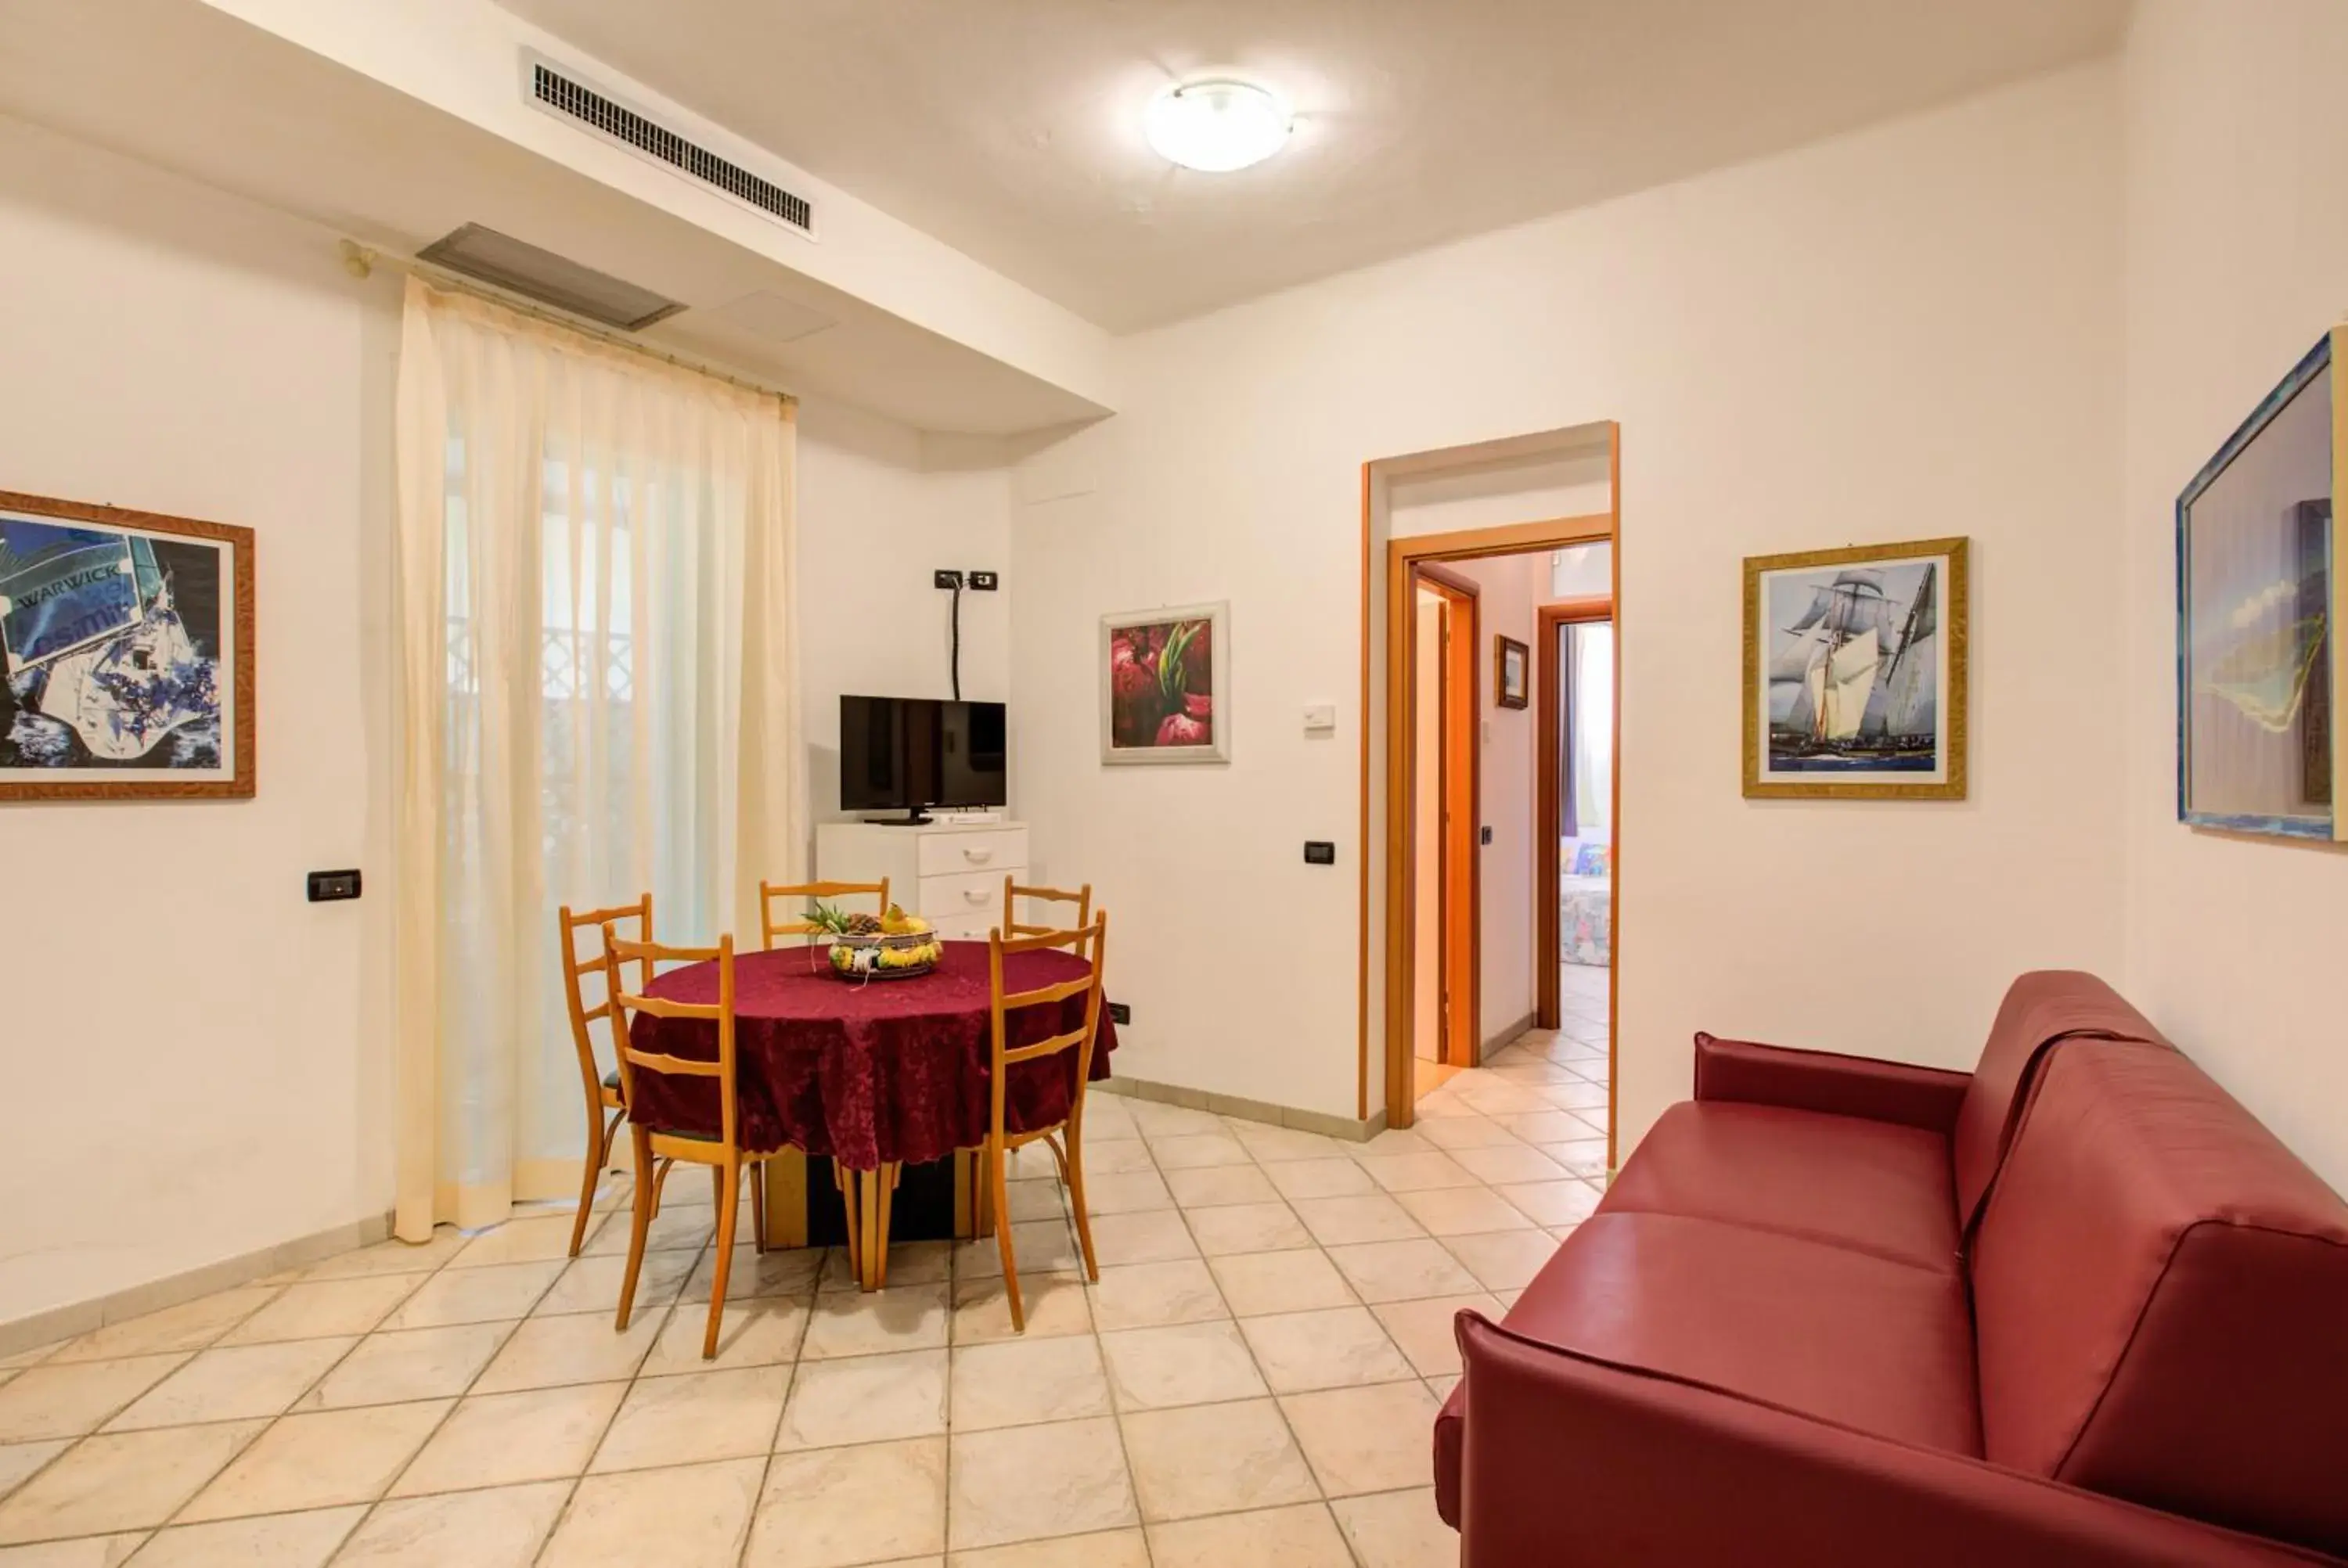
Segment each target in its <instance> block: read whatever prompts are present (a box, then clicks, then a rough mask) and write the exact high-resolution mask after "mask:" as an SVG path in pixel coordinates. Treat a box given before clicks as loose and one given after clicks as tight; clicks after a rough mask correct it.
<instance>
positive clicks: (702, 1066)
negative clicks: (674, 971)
mask: <svg viewBox="0 0 2348 1568" xmlns="http://www.w3.org/2000/svg"><path fill="white" fill-rule="evenodd" d="M712 961H715V962H716V965H717V999H716V1001H715V1002H680V1001H671V1000H669V999H667V998H665V997H655V996H650V995H647V994H646V992H647V991H648V990H649V989H650V988H651V985H652V978H653V976H654V975H655V974H657V973H658V970H659V966H660V965H662V964H706V963H710V962H712ZM631 963H633V964H638V965H641V966H642V968H643V973H644V977H645V978H644V980H643V981H642V982H641V983H640V985H639V988H638V989H635V990H633V991H632V990H629V989H626V988H625V987H624V985H623V983H622V980H621V972H622V968H623V966H624V965H627V964H631ZM603 973H604V983H605V984H606V985H608V986H609V987H610V988H611V992H612V1005H611V1019H612V1043H613V1049H614V1050H616V1051H617V1052H618V1054H619V1058H620V1082H621V1092H622V1094H623V1096H625V1098H626V1100H627V1102H628V1104H629V1105H630V1106H631V1107H633V1106H634V1105H636V1103H637V1100H636V1084H637V1081H638V1079H639V1076H640V1075H641V1074H644V1073H647V1072H649V1073H655V1074H659V1075H661V1076H664V1077H676V1078H714V1079H716V1080H717V1099H718V1105H719V1114H720V1117H721V1120H722V1126H723V1136H724V1138H725V1140H726V1148H727V1149H729V1150H730V1149H732V1148H734V1147H735V1145H736V1139H737V1137H738V1135H739V1127H740V1124H739V1122H737V1121H736V1109H735V1078H734V938H733V937H732V936H730V935H728V936H724V937H720V938H717V945H716V947H714V948H669V947H664V946H662V945H660V944H659V943H657V942H631V941H629V940H627V939H626V938H623V937H622V936H620V935H618V934H617V933H616V932H614V931H613V929H612V927H609V926H606V927H603ZM637 1013H644V1014H647V1015H649V1016H651V1017H653V1018H681V1019H706V1020H710V1021H712V1022H714V1023H716V1026H717V1059H716V1061H699V1060H695V1059H693V1058H688V1057H682V1056H671V1055H669V1054H668V1053H667V1052H665V1051H658V1050H643V1049H641V1048H639V1047H638V1046H637V1044H636V1042H635V1038H634V1030H633V1028H632V1025H633V1020H634V1015H635V1014H637ZM630 1113H631V1114H632V1115H633V1111H632V1112H630Z"/></svg>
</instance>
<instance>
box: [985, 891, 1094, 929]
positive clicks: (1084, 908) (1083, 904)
mask: <svg viewBox="0 0 2348 1568" xmlns="http://www.w3.org/2000/svg"><path fill="white" fill-rule="evenodd" d="M1022 898H1033V899H1035V900H1036V901H1037V902H1039V903H1046V904H1074V905H1075V906H1076V919H1075V920H1074V921H1073V922H1071V923H1070V924H1068V925H1066V926H1030V925H1025V924H1023V923H1021V921H1020V918H1019V900H1021V899H1022ZM1092 919H1093V885H1092V884H1091V883H1089V882H1087V883H1086V884H1085V885H1084V886H1082V887H1079V888H1077V889H1076V891H1075V892H1073V893H1071V892H1069V891H1068V890H1067V889H1066V888H1065V887H1022V886H1019V884H1018V883H1017V882H1016V881H1014V879H1012V878H1011V877H1008V876H1006V877H1004V879H1003V934H1004V936H1006V937H1042V936H1047V935H1049V934H1051V933H1052V932H1055V931H1067V930H1077V931H1081V930H1083V929H1084V928H1085V927H1087V926H1089V925H1091V924H1092Z"/></svg>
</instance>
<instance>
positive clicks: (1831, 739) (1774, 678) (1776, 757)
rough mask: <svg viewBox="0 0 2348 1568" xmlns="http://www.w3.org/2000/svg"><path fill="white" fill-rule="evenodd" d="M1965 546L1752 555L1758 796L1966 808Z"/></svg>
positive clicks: (1748, 731) (1750, 737)
mask: <svg viewBox="0 0 2348 1568" xmlns="http://www.w3.org/2000/svg"><path fill="white" fill-rule="evenodd" d="M1965 547H1966V541H1965V540H1963V539H1961V538H1958V539H1919V540H1916V541H1914V542H1912V543H1909V544H1893V545H1859V546H1855V547H1852V548H1847V549H1832V550H1807V551H1804V552H1801V553H1799V554H1796V555H1778V556H1751V557H1748V558H1746V562H1745V794H1746V796H1747V797H1748V798H1754V799H1769V798H1781V799H1782V798H1797V799H1798V798H1810V799H1867V798H1875V799H1885V800H1962V799H1963V798H1964V794H1965V657H1966V641H1965V606H1966V600H1967V591H1968V583H1967V576H1966V563H1965Z"/></svg>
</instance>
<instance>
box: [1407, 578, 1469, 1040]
mask: <svg viewBox="0 0 2348 1568" xmlns="http://www.w3.org/2000/svg"><path fill="white" fill-rule="evenodd" d="M1422 588H1425V589H1432V590H1433V591H1434V592H1435V594H1436V595H1437V597H1439V598H1440V599H1442V600H1444V603H1445V606H1446V609H1445V617H1446V621H1445V624H1446V625H1447V627H1448V628H1450V629H1451V632H1452V636H1451V643H1450V646H1448V647H1447V648H1446V649H1444V650H1443V651H1442V659H1443V665H1442V698H1443V718H1442V744H1441V746H1440V748H1439V752H1438V754H1439V757H1440V763H1439V766H1438V769H1437V778H1436V789H1437V792H1438V793H1439V794H1440V796H1441V798H1442V802H1443V811H1442V815H1441V819H1440V820H1441V823H1442V826H1441V829H1440V830H1439V831H1438V832H1437V835H1436V873H1435V875H1436V886H1437V887H1439V888H1441V889H1442V894H1443V918H1442V921H1441V929H1442V932H1443V971H1444V972H1443V981H1444V983H1443V1008H1442V1013H1441V1017H1442V1033H1441V1044H1440V1046H1439V1047H1438V1048H1437V1051H1436V1059H1437V1061H1441V1062H1442V1063H1443V1064H1444V1065H1445V1066H1447V1067H1473V1066H1475V1065H1476V1064H1477V1063H1478V1062H1479V1061H1482V1060H1483V1056H1484V999H1483V986H1482V983H1481V982H1482V978H1483V973H1484V857H1483V855H1482V854H1481V852H1480V846H1479V843H1478V840H1479V836H1480V835H1478V831H1477V830H1478V828H1479V827H1480V826H1481V825H1482V824H1483V820H1484V748H1483V747H1482V746H1481V745H1480V744H1478V740H1479V738H1480V737H1479V733H1478V720H1480V719H1481V718H1482V717H1483V712H1484V693H1483V689H1482V685H1481V675H1480V667H1479V664H1478V659H1477V652H1478V650H1479V649H1481V648H1482V647H1483V626H1484V611H1483V604H1482V600H1483V589H1481V588H1479V587H1478V585H1477V583H1476V581H1475V579H1472V578H1469V577H1467V576H1464V575H1462V574H1461V573H1459V572H1456V571H1453V570H1452V569H1449V568H1448V567H1445V566H1440V565H1438V564H1437V563H1436V562H1434V561H1424V562H1421V563H1420V564H1419V565H1418V566H1417V567H1416V569H1414V576H1413V580H1412V589H1411V600H1412V602H1413V603H1416V601H1417V597H1418V591H1417V590H1418V589H1422ZM1462 620H1464V621H1465V624H1466V630H1465V631H1464V632H1462V631H1460V630H1458V626H1459V624H1460V622H1461V621H1462ZM1417 635H1418V620H1417V618H1416V616H1414V617H1412V619H1411V636H1412V637H1413V639H1414V640H1416V637H1417ZM1411 653H1412V660H1413V662H1412V663H1411V665H1410V675H1411V681H1410V684H1411V688H1412V689H1411V691H1410V692H1409V693H1408V698H1407V702H1406V710H1405V711H1406V712H1407V713H1408V714H1409V716H1410V717H1409V723H1410V725H1411V734H1412V736H1413V738H1414V741H1415V740H1416V735H1417V733H1418V717H1419V712H1418V702H1419V692H1418V690H1417V687H1418V665H1417V663H1416V658H1417V648H1416V642H1415V641H1414V645H1413V648H1412V650H1411ZM1417 760H1418V752H1417V748H1416V744H1414V745H1413V747H1412V750H1411V763H1412V767H1411V774H1412V780H1411V787H1412V790H1413V792H1414V793H1413V797H1412V798H1413V799H1414V800H1415V799H1416V789H1417V784H1418V781H1417V773H1418V769H1417V766H1416V764H1417ZM1463 764H1464V765H1463ZM1417 820H1418V819H1417V817H1416V815H1413V816H1412V818H1411V822H1412V825H1413V826H1414V827H1416V824H1417ZM1463 870H1464V875H1462V874H1461V873H1462V872H1463ZM1412 886H1413V889H1414V891H1416V883H1414V884H1413V885H1412ZM1415 929H1416V927H1414V930H1415ZM1414 1010H1415V1009H1414Z"/></svg>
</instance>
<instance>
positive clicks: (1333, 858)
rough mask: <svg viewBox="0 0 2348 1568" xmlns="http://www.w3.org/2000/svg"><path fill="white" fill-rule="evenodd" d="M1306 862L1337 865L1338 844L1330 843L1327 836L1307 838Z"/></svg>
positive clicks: (1318, 864)
mask: <svg viewBox="0 0 2348 1568" xmlns="http://www.w3.org/2000/svg"><path fill="white" fill-rule="evenodd" d="M1304 864H1305V865H1307V866H1334V865H1336V864H1337V846H1336V845H1334V844H1332V843H1330V842H1329V841H1328V840H1327V839H1325V838H1308V839H1306V840H1305V841H1304Z"/></svg>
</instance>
